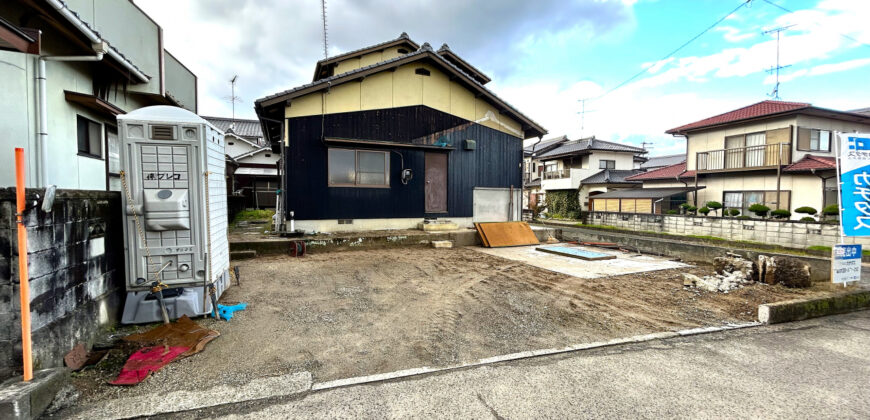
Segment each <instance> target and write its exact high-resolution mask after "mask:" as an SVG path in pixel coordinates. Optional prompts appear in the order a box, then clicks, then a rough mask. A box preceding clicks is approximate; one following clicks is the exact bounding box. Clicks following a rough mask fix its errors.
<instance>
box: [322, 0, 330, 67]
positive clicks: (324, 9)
mask: <svg viewBox="0 0 870 420" xmlns="http://www.w3.org/2000/svg"><path fill="white" fill-rule="evenodd" d="M320 18H321V20H323V58H328V56H327V51H328V49H329V48H328V46H329V44H328V42H327V37H326V0H320Z"/></svg>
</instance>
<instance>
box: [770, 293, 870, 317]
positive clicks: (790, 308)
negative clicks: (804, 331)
mask: <svg viewBox="0 0 870 420" xmlns="http://www.w3.org/2000/svg"><path fill="white" fill-rule="evenodd" d="M867 308H870V290H859V291H855V292H851V293H843V294H840V295H835V296H829V297H824V298H817V299H804V300H789V301H785V302H776V303H768V304H765V305H759V306H758V320H759V321H760V322H761V323H763V324H779V323H782V322H791V321H800V320H804V319H809V318H818V317H822V316H827V315H836V314H843V313H846V312H852V311H857V310H861V309H867Z"/></svg>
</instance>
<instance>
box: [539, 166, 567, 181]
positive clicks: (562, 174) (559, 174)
mask: <svg viewBox="0 0 870 420" xmlns="http://www.w3.org/2000/svg"><path fill="white" fill-rule="evenodd" d="M570 177H571V170H570V169H568V168H565V169H560V170H557V171H549V172H544V179H562V178H570Z"/></svg>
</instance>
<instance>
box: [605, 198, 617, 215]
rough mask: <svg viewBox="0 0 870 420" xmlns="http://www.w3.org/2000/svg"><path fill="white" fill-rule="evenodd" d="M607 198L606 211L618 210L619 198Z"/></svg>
mask: <svg viewBox="0 0 870 420" xmlns="http://www.w3.org/2000/svg"><path fill="white" fill-rule="evenodd" d="M606 200H607V211H612V212H618V211H619V199H618V198H608V199H606Z"/></svg>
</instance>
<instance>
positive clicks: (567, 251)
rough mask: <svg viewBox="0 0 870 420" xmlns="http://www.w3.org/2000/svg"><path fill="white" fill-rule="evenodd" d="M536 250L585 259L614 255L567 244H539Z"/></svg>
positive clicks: (592, 259)
mask: <svg viewBox="0 0 870 420" xmlns="http://www.w3.org/2000/svg"><path fill="white" fill-rule="evenodd" d="M535 249H536V250H538V251H542V252H549V253H550V254H556V255H562V256H565V257H571V258H579V259H581V260H586V261H600V260H612V259H614V258H616V255H613V254H605V253H603V252H594V251H587V250H585V249H582V248H579V247H569V246H541V247H537V248H535Z"/></svg>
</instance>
